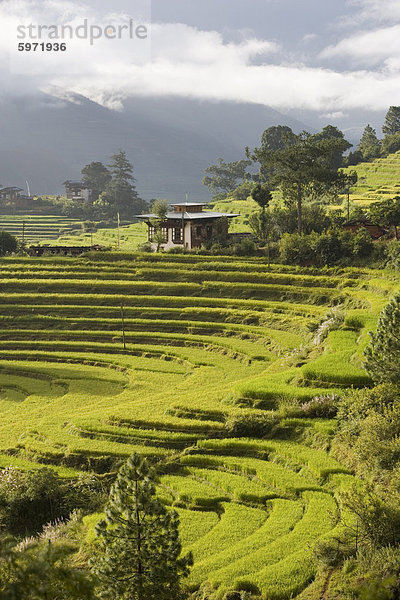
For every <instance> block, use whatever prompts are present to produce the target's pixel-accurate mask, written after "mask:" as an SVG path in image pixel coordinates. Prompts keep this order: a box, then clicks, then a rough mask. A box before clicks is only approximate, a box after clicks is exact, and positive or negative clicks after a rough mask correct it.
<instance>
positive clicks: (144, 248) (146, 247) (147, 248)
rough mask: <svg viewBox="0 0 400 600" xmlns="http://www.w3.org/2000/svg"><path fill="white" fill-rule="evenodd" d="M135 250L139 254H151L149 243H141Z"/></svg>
mask: <svg viewBox="0 0 400 600" xmlns="http://www.w3.org/2000/svg"><path fill="white" fill-rule="evenodd" d="M137 249H138V251H139V252H153V249H152V247H151V244H150V242H143V243H142V244H138V247H137Z"/></svg>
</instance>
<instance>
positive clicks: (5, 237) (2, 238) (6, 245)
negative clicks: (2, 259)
mask: <svg viewBox="0 0 400 600" xmlns="http://www.w3.org/2000/svg"><path fill="white" fill-rule="evenodd" d="M17 247H18V242H17V238H16V237H14V236H13V235H11V234H10V233H8V232H7V231H0V256H4V255H5V254H10V253H12V252H16V250H17Z"/></svg>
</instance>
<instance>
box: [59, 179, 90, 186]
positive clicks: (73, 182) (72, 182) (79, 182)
mask: <svg viewBox="0 0 400 600" xmlns="http://www.w3.org/2000/svg"><path fill="white" fill-rule="evenodd" d="M63 185H79V186H81V187H84V188H87V187H88V186H87V185H86V183H83V181H72V180H70V179H67V181H64V183H63Z"/></svg>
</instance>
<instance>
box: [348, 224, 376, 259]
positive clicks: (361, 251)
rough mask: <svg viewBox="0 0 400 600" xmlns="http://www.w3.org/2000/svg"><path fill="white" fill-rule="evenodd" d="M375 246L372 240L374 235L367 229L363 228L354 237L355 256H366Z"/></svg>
mask: <svg viewBox="0 0 400 600" xmlns="http://www.w3.org/2000/svg"><path fill="white" fill-rule="evenodd" d="M373 247H374V244H373V241H372V237H371V236H370V234H369V233H368V231H367V230H366V229H364V228H361V229H360V230H359V231H358V232H357V233H356V234H355V236H354V239H353V254H354V256H357V258H366V257H368V256H369V255H370V254H371V252H372V250H373Z"/></svg>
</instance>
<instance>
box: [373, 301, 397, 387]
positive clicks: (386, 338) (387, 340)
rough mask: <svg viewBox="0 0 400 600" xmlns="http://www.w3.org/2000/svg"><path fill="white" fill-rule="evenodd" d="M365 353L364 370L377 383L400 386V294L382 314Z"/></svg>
mask: <svg viewBox="0 0 400 600" xmlns="http://www.w3.org/2000/svg"><path fill="white" fill-rule="evenodd" d="M370 336H371V341H370V343H369V345H368V346H367V347H366V349H365V351H364V357H365V362H364V368H365V370H366V371H367V372H368V373H369V374H370V375H371V377H372V379H373V380H374V382H375V383H394V384H397V385H399V384H400V294H399V293H398V294H396V295H395V296H393V298H392V299H391V300H390V302H389V303H388V304H387V305H386V307H385V308H384V309H383V311H382V312H381V314H380V316H379V319H378V325H377V328H376V332H375V333H371V334H370Z"/></svg>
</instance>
